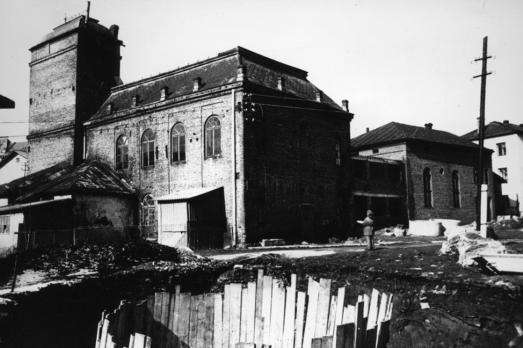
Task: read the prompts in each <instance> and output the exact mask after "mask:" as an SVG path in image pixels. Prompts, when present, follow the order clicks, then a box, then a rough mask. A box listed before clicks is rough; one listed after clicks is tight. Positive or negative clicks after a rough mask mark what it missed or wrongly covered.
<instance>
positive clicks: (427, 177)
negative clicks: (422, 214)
mask: <svg viewBox="0 0 523 348" xmlns="http://www.w3.org/2000/svg"><path fill="white" fill-rule="evenodd" d="M423 198H424V200H425V207H427V208H432V175H431V174H430V168H425V169H423Z"/></svg>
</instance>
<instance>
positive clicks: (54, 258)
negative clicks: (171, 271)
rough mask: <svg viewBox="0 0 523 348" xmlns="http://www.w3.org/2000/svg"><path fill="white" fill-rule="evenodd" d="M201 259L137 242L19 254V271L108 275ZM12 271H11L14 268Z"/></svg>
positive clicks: (187, 251)
mask: <svg viewBox="0 0 523 348" xmlns="http://www.w3.org/2000/svg"><path fill="white" fill-rule="evenodd" d="M200 258H201V257H200V256H198V255H196V254H194V253H192V252H190V251H189V250H180V249H175V248H170V247H167V246H163V245H160V244H157V243H151V242H147V241H143V240H136V241H123V242H114V243H100V244H93V243H85V244H81V245H76V246H64V247H48V248H39V249H35V250H29V251H25V252H23V253H21V254H20V255H19V259H18V266H17V268H18V271H19V272H20V271H23V270H25V269H33V270H35V271H44V272H48V273H54V274H56V275H67V274H70V273H72V272H76V271H78V270H80V269H88V270H93V271H96V272H99V273H106V272H113V271H118V270H123V269H128V268H130V267H133V266H135V265H139V264H142V263H147V262H160V261H164V262H170V263H188V262H194V261H197V260H199V259H200ZM9 270H10V271H11V272H12V268H10V267H9Z"/></svg>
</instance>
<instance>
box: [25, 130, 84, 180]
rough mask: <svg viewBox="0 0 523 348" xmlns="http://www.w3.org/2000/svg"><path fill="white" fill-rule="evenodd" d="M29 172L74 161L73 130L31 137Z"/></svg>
mask: <svg viewBox="0 0 523 348" xmlns="http://www.w3.org/2000/svg"><path fill="white" fill-rule="evenodd" d="M28 140H29V150H30V151H29V157H28V160H29V172H31V173H34V172H36V171H39V170H41V169H45V168H48V167H51V166H53V165H55V164H58V163H60V162H63V161H67V162H69V163H72V161H73V143H74V135H73V131H72V130H70V131H68V132H60V133H57V134H52V135H47V136H45V137H36V138H29V139H28Z"/></svg>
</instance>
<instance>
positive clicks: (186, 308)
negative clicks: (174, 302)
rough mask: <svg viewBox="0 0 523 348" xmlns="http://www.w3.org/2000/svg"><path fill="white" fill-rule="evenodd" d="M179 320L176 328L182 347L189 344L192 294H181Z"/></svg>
mask: <svg viewBox="0 0 523 348" xmlns="http://www.w3.org/2000/svg"><path fill="white" fill-rule="evenodd" d="M179 313H180V314H179V315H180V317H179V320H178V325H177V328H176V332H177V336H178V341H179V344H180V345H183V344H185V345H188V344H189V325H190V322H191V293H190V292H188V293H181V294H180V310H179Z"/></svg>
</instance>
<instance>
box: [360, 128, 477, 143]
mask: <svg viewBox="0 0 523 348" xmlns="http://www.w3.org/2000/svg"><path fill="white" fill-rule="evenodd" d="M413 140H414V141H423V142H429V143H438V144H447V145H454V146H462V147H469V148H476V147H477V145H476V144H474V143H473V142H471V141H469V140H466V139H463V138H461V137H459V136H457V135H455V134H452V133H449V132H445V131H441V130H436V129H429V128H425V127H417V126H411V125H408V124H403V123H398V122H390V123H387V124H386V125H383V126H381V127H378V128H376V129H373V130H372V131H370V132H368V133H364V134H362V135H360V136H357V137H356V138H354V139H352V140H351V145H352V147H353V148H354V149H362V148H367V147H374V146H377V145H385V144H394V143H399V142H404V141H413Z"/></svg>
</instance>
